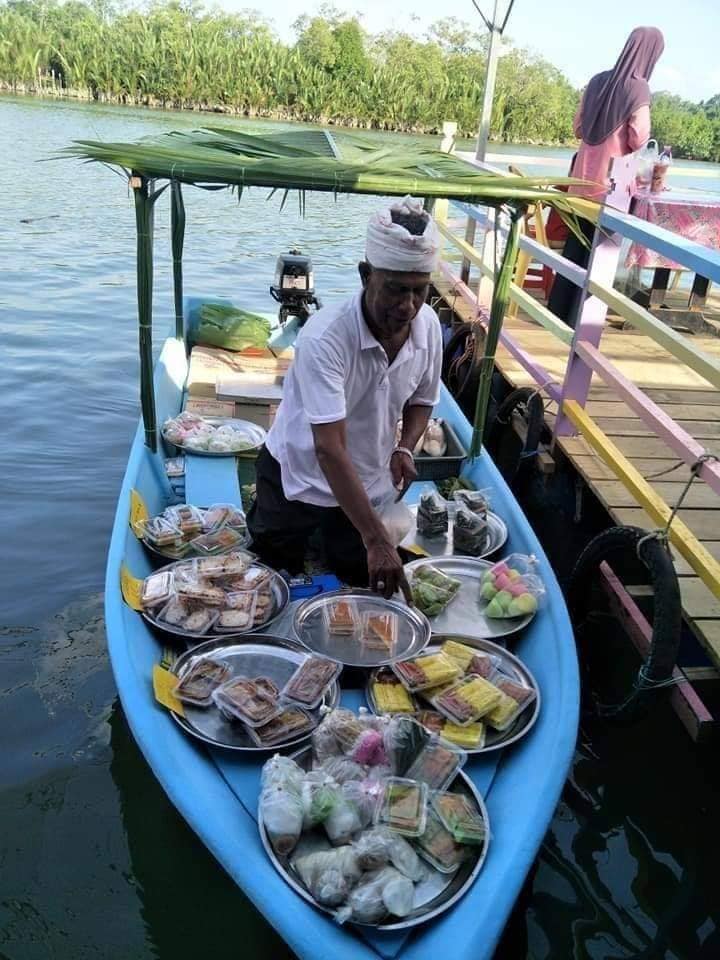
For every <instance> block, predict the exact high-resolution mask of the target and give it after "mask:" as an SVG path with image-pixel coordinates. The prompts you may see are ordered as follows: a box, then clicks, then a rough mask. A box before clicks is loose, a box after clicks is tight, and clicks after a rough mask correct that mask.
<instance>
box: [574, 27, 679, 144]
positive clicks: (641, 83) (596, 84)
mask: <svg viewBox="0 0 720 960" xmlns="http://www.w3.org/2000/svg"><path fill="white" fill-rule="evenodd" d="M664 48H665V41H664V39H663V35H662V33H660V31H659V30H658V29H656V28H655V27H636V28H635V29H634V30H633V32H632V33H631V34H630V36H629V37H628V39H627V42H626V43H625V46H624V47H623V52H622V53H621V54H620V56H619V57H618V61H617V63H616V64H615V66H614V67H613V69H612V70H605V71H604V72H603V73H596V74H595V76H594V77H593V78H592V80H591V81H590V83H589V84H588V85H587V89H586V90H585V96H584V97H583V105H582V113H581V115H580V136H581V137H582V139H583V141H584V142H585V143H588V144H590V145H591V146H595V145H596V144H598V143H602V142H603V140H605V139H607V137H609V136H610V134H611V133H613V132H614V131H615V130H617V129H618V127H621V126H622V125H623V123H625V121H626V120H627V119H628V118H629V117H630V116H631V115H632V114H633V113H634V112H635V111H636V110H637V109H638V107H641V106H642V105H643V104H649V103H650V87H649V86H648V80H649V79H650V77H651V75H652V72H653V68H654V67H655V64H656V63H657V62H658V60H659V59H660V54H661V53H662V52H663V50H664Z"/></svg>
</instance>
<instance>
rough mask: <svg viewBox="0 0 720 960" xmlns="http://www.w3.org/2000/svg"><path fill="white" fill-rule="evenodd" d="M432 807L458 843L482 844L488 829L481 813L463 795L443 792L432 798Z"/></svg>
mask: <svg viewBox="0 0 720 960" xmlns="http://www.w3.org/2000/svg"><path fill="white" fill-rule="evenodd" d="M432 806H433V809H434V810H435V813H437V815H438V817H439V818H440V820H441V821H442V824H443V826H444V827H445V829H446V830H449V831H450V833H451V834H452V836H453V839H454V840H455V841H456V842H457V843H467V844H475V845H478V844H482V843H483V841H484V840H485V834H486V833H487V828H486V826H485V821H484V820H483V818H482V816H481V814H480V811H479V810H478V809H477V807H476V806H475V804H474V803H472V802H471V801H470V800H469V799H468V798H467V797H466V796H465V795H464V794H462V793H450V792H449V791H441V792H438V793H436V794H434V796H433V797H432Z"/></svg>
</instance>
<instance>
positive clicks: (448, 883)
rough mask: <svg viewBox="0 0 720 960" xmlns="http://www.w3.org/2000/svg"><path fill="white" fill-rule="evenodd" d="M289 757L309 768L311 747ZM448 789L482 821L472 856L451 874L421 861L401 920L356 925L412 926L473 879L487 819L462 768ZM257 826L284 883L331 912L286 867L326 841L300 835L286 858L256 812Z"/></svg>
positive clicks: (487, 836)
mask: <svg viewBox="0 0 720 960" xmlns="http://www.w3.org/2000/svg"><path fill="white" fill-rule="evenodd" d="M292 758H293V760H295V761H297V763H299V764H300V766H301V767H304V768H305V769H309V767H310V763H311V759H312V748H311V747H305V748H303V749H302V750H299V751H298V752H297V753H294V754H293V755H292ZM451 789H452V790H454V791H456V792H457V793H464V794H466V795H467V796H468V797H469V798H471V799H472V800H474V802H475V803H476V804H477V806H478V809H479V810H480V813H481V814H482V817H483V820H484V821H485V827H486V830H485V840H484V842H483V844H482V846H478V847H477V848H473V849H477V854H476V856H475V857H473V858H470V859H469V860H467V861H466V862H465V863H462V864H460V866H459V867H458V869H457V870H456V871H455V873H449V874H448V873H440V871H439V870H435V869H434V868H433V867H431V866H430V864H429V863H427V861H425V860H423V865H424V866H425V867H427V873H428V877H427V879H426V880H423V881H422V882H421V883H418V884H416V886H415V909H414V910H413V912H412V913H411V914H410V915H409V916H408V917H405V918H404V919H402V920H397V921H393V922H386V923H377V924H360V923H358V922H357V921H355V920H353V921H349V922H351V923H353V924H355V925H356V926H370V927H373V929H375V930H407V929H409V928H410V927H416V926H417V925H418V924H420V923H427V921H428V920H432V919H433V918H434V917H438V916H440V914H441V913H444V912H445V911H446V910H449V909H450V907H452V906H453V904H455V903H457V901H458V900H459V899H460V898H461V897H462V896H463V894H465V893H467V891H468V890H469V889H470V887H471V886H472V885H473V883H474V882H475V879H476V878H477V875H478V874H479V873H480V870H481V868H482V865H483V863H484V862H485V857H486V856H487V851H488V843H489V841H490V820H489V818H488V814H487V809H486V808H485V804H484V803H483V799H482V797H481V796H480V793H479V792H478V790H477V788H476V787H475V785H474V784H473V782H472V781H471V780H470V779H469V778H468V777H466V776H465V774H464V773H463V772H462V770H461V771H460V772H459V773H458V774H457V775H456V777H455V780H454V781H453V782H452V784H451ZM258 829H259V831H260V839H261V840H262V844H263V846H264V847H265V852H266V853H267V855H268V857H269V858H270V860H271V862H272V864H273V866H274V867H275V869H276V870H277V872H278V873H279V874H280V876H281V877H282V878H283V879H284V880H285V882H286V883H287V884H288V885H289V886H290V887H292V889H293V890H294V891H295V892H296V893H297V894H299V896H301V897H302V898H303V900H306V901H307V902H308V903H310V904H312V905H313V906H314V907H316V908H317V909H318V910H322V911H323V913H329V914H332V913H333V912H334V911H333V909H332V908H330V907H323V906H322V905H321V904H319V903H316V902H315V900H314V899H313V898H312V897H311V896H310V894H309V893H308V891H307V890H306V889H305V886H304V884H303V883H302V882H301V881H300V878H299V877H298V876H297V875H296V874H295V871H294V870H293V869H292V867H291V866H290V859H291V858H292V857H294V856H297V854H298V851H301V852H302V853H306V852H307V853H310V852H311V851H312V850H315V849H325V850H329V849H330V843H329V842H328V841H327V840H325V839H324V835H323V834H320V833H318V832H316V831H312V832H310V833H308V834H304V835H303V836H302V837H301V839H300V843H299V844H298V845H297V847H295V850H293V852H292V853H291V854H290V857H279V856H278V855H277V854H276V853H275V851H274V850H273V848H272V844H271V843H270V841H269V840H268V837H267V834H266V832H265V826H264V824H263V819H262V816H261V815H260V814H258Z"/></svg>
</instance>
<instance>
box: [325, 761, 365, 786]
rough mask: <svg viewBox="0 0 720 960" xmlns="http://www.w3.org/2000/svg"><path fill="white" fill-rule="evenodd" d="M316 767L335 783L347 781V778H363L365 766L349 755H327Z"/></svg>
mask: <svg viewBox="0 0 720 960" xmlns="http://www.w3.org/2000/svg"><path fill="white" fill-rule="evenodd" d="M318 769H319V770H320V771H321V772H322V773H323V774H325V775H326V776H328V777H331V778H332V779H333V780H334V781H335V782H336V783H340V784H342V783H347V782H348V780H364V779H365V773H366V770H365V767H364V766H363V765H362V764H360V763H356V762H355V761H354V760H351V759H350V757H328V758H327V759H326V760H323V762H322V763H321V764H320V766H319V767H318Z"/></svg>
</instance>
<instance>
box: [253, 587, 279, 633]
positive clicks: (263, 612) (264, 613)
mask: <svg viewBox="0 0 720 960" xmlns="http://www.w3.org/2000/svg"><path fill="white" fill-rule="evenodd" d="M274 609H275V600H274V599H273V595H272V593H271V592H270V591H269V590H262V589H260V590H258V591H257V593H256V594H255V613H254V614H253V624H254V625H255V626H256V627H259V626H260V625H261V624H263V623H265V622H266V621H267V620H269V619H270V617H271V616H272V614H273V610H274Z"/></svg>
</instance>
